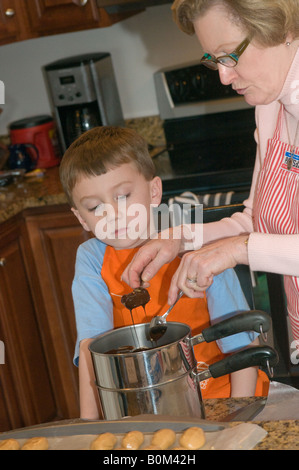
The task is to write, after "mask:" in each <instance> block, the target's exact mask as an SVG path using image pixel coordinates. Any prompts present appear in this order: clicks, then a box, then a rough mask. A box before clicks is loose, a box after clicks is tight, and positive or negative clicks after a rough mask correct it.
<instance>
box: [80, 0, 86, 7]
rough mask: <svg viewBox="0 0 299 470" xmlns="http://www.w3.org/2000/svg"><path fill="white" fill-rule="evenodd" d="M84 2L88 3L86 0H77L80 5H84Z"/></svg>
mask: <svg viewBox="0 0 299 470" xmlns="http://www.w3.org/2000/svg"><path fill="white" fill-rule="evenodd" d="M86 3H88V0H79V4H80V6H81V7H84V5H86Z"/></svg>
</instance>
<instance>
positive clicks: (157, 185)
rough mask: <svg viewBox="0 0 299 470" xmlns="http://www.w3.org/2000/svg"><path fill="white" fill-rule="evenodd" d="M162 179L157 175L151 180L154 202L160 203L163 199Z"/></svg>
mask: <svg viewBox="0 0 299 470" xmlns="http://www.w3.org/2000/svg"><path fill="white" fill-rule="evenodd" d="M162 191H163V190H162V181H161V178H160V177H159V176H155V178H153V179H152V181H151V198H152V201H151V203H152V204H160V203H161V199H162Z"/></svg>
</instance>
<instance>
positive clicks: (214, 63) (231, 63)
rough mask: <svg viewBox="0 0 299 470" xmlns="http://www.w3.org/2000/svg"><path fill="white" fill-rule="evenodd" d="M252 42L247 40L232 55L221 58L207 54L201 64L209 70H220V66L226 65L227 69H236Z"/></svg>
mask: <svg viewBox="0 0 299 470" xmlns="http://www.w3.org/2000/svg"><path fill="white" fill-rule="evenodd" d="M249 43H250V40H249V39H248V38H246V39H245V40H244V41H243V42H241V44H240V45H239V46H238V47H237V48H236V49H235V50H234V51H233V52H232V53H231V54H226V55H222V56H220V57H213V56H211V55H210V54H205V55H204V56H203V57H202V58H201V60H200V64H203V65H205V66H206V67H208V68H209V69H212V70H218V64H221V65H224V66H225V67H230V68H232V67H236V65H237V64H238V60H239V59H240V57H241V55H242V54H243V52H244V51H245V49H246V48H247V46H248V45H249Z"/></svg>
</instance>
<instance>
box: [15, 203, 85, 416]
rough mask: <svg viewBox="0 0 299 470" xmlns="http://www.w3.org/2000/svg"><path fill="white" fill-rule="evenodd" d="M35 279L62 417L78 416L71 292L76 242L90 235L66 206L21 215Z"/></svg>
mask: <svg viewBox="0 0 299 470" xmlns="http://www.w3.org/2000/svg"><path fill="white" fill-rule="evenodd" d="M24 217H25V221H26V227H27V231H28V236H29V239H30V245H31V248H32V253H33V258H34V262H35V269H36V272H37V277H38V282H39V293H40V299H37V302H38V305H39V307H38V308H39V309H42V314H41V315H39V326H40V330H41V332H42V333H41V334H42V338H43V343H44V345H46V351H45V354H46V358H47V362H48V364H49V373H50V376H51V383H52V384H53V387H54V390H55V395H56V400H57V403H59V408H60V412H61V416H62V417H64V418H74V417H78V416H79V396H78V369H77V368H76V367H75V366H74V365H73V354H74V347H75V341H76V324H75V316H74V308H73V301H72V294H71V284H72V280H73V276H74V270H75V258H76V252H77V248H78V246H79V244H81V243H82V242H83V241H85V240H86V239H87V238H88V234H87V232H85V231H84V230H83V228H82V227H81V225H80V224H79V222H78V221H77V219H76V217H75V216H74V215H73V214H72V213H71V211H70V210H69V208H68V206H66V207H64V206H57V207H54V208H49V209H47V210H46V209H41V212H40V213H36V212H35V213H34V214H33V215H25V216H24Z"/></svg>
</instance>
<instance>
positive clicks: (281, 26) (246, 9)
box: [171, 0, 299, 47]
mask: <svg viewBox="0 0 299 470" xmlns="http://www.w3.org/2000/svg"><path fill="white" fill-rule="evenodd" d="M215 5H222V6H224V7H225V8H227V11H228V13H229V14H231V15H232V17H233V19H234V20H235V21H236V22H237V24H239V25H240V26H242V27H243V28H244V29H245V30H246V31H247V34H248V37H250V38H254V39H255V40H256V41H257V42H258V43H259V44H260V45H262V46H265V47H267V46H268V47H272V46H276V45H278V44H282V43H283V42H284V41H285V39H286V36H287V34H288V33H290V34H291V35H292V36H293V38H297V37H299V0H175V2H174V3H173V5H172V7H171V8H172V12H173V17H174V21H175V22H176V23H177V25H178V26H179V28H180V29H181V30H182V31H184V32H185V33H187V34H190V35H192V34H194V26H193V22H194V21H195V20H196V19H198V18H200V17H201V16H203V15H204V14H205V13H206V12H207V11H208V10H209V9H210V8H211V7H213V6H215Z"/></svg>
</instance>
